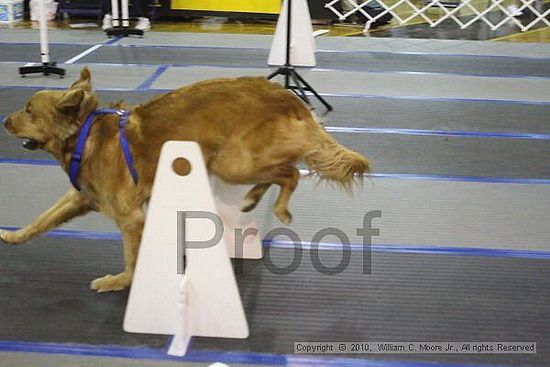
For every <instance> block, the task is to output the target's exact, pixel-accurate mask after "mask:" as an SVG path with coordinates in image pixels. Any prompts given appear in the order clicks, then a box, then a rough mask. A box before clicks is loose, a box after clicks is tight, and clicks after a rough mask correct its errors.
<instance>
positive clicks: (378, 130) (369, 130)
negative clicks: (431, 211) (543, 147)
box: [325, 126, 550, 140]
mask: <svg viewBox="0 0 550 367" xmlns="http://www.w3.org/2000/svg"><path fill="white" fill-rule="evenodd" d="M325 129H326V130H327V131H328V132H334V133H349V134H398V135H414V136H454V137H461V138H502V139H525V140H550V134H539V133H522V132H519V133H509V132H496V131H495V132H492V131H460V130H423V129H399V128H382V127H341V126H326V127H325Z"/></svg>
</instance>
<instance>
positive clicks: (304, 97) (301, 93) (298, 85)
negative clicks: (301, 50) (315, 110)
mask: <svg viewBox="0 0 550 367" xmlns="http://www.w3.org/2000/svg"><path fill="white" fill-rule="evenodd" d="M290 74H291V76H292V80H293V81H294V84H295V86H294V88H292V90H293V91H294V93H296V90H298V92H299V94H298V93H296V94H298V97H300V98H301V99H302V100H303V101H304V102H305V103H307V104H308V105H310V106H311V102H310V100H309V98H308V97H307V94H306V92H305V90H304V88H303V87H302V84H301V83H300V81H299V80H298V78H297V75H298V73H297V72H295V71H294V70H292V71H291V72H290ZM287 88H288V86H287Z"/></svg>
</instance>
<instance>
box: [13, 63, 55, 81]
mask: <svg viewBox="0 0 550 367" xmlns="http://www.w3.org/2000/svg"><path fill="white" fill-rule="evenodd" d="M55 65H56V63H55V62H43V63H42V65H36V66H22V67H20V68H19V74H20V75H21V76H23V77H24V76H25V75H27V74H44V75H50V74H55V75H59V76H61V77H62V78H63V77H64V76H65V69H62V68H58V67H57V66H55Z"/></svg>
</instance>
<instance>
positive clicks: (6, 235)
mask: <svg viewBox="0 0 550 367" xmlns="http://www.w3.org/2000/svg"><path fill="white" fill-rule="evenodd" d="M0 240H1V241H2V242H4V243H7V244H9V245H17V244H19V243H21V242H25V237H24V236H22V235H21V233H20V232H19V231H15V232H13V231H2V230H0Z"/></svg>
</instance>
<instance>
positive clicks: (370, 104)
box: [0, 30, 550, 366]
mask: <svg viewBox="0 0 550 367" xmlns="http://www.w3.org/2000/svg"><path fill="white" fill-rule="evenodd" d="M36 38H37V34H36V31H31V30H4V31H2V32H0V73H1V74H2V76H3V78H2V81H1V82H0V100H2V101H3V103H2V104H1V105H0V116H5V115H7V114H8V113H10V112H12V111H13V110H15V109H17V108H21V107H22V106H23V105H24V101H25V100H26V99H27V98H28V97H29V96H30V95H31V94H32V93H33V92H34V91H36V90H38V89H40V88H43V87H50V88H65V87H67V85H69V84H70V83H71V81H72V80H73V79H74V78H75V77H76V76H77V75H78V71H79V70H80V68H81V67H82V65H84V64H88V65H89V66H90V68H91V70H92V73H93V82H94V86H95V87H96V89H98V90H99V92H98V93H99V95H100V97H101V98H102V100H104V101H109V100H114V99H117V100H118V99H120V98H124V99H126V100H127V101H128V102H129V103H139V102H141V101H144V100H146V99H148V98H150V97H151V96H153V95H155V94H157V93H160V92H163V91H165V90H168V89H172V88H177V87H179V86H181V85H184V84H186V83H190V82H193V81H198V80H202V79H206V78H210V77H224V76H241V75H266V74H267V73H268V72H269V71H270V68H269V67H268V66H267V65H266V63H265V58H266V55H267V50H268V49H269V46H270V41H271V37H269V36H241V35H216V36H212V35H200V34H169V33H154V32H152V33H149V34H148V35H147V37H145V38H143V39H123V40H118V41H115V45H114V46H113V45H102V46H101V47H98V48H97V50H95V51H94V52H92V53H91V54H90V55H88V56H83V55H82V54H81V52H83V51H84V50H87V49H89V48H90V47H92V46H94V45H100V44H103V43H104V42H106V41H107V40H106V39H105V38H104V37H103V36H102V34H101V33H100V32H89V31H82V32H81V31H52V32H51V39H52V42H54V43H56V44H54V45H53V46H52V54H53V55H54V57H55V58H56V61H59V62H64V61H67V60H71V59H72V61H74V62H75V64H71V65H64V67H66V68H67V78H66V79H60V78H56V77H49V78H44V77H39V76H30V77H27V78H25V79H22V78H20V77H19V76H18V75H17V67H18V66H20V65H22V64H23V63H26V62H33V61H37V59H38V56H39V55H38V45H37V44H36ZM317 41H318V49H319V50H320V52H319V53H318V55H317V57H318V60H319V64H318V65H317V67H316V68H315V69H313V70H306V69H304V70H300V73H302V75H303V76H304V77H305V78H306V79H307V80H308V81H309V82H310V83H311V84H312V85H313V86H314V87H315V88H316V89H317V90H319V91H320V92H321V93H322V94H323V95H324V96H326V98H327V99H328V100H329V102H330V103H331V104H333V105H334V107H335V111H334V112H332V113H331V114H329V115H328V116H326V117H324V118H323V123H324V125H325V126H327V127H349V128H352V127H359V128H387V129H401V130H400V131H393V132H392V131H385V132H384V133H380V132H378V133H373V131H371V132H370V133H353V132H351V131H350V132H345V133H344V132H339V133H333V135H334V136H335V137H336V139H338V140H339V141H340V142H341V143H342V144H344V145H346V146H348V147H350V148H353V149H355V150H357V151H360V152H362V153H364V154H366V155H367V156H368V157H369V158H370V159H371V160H372V161H373V164H374V168H375V170H376V172H377V173H379V174H385V173H386V174H414V175H416V176H417V177H416V178H414V177H413V178H406V179H404V178H399V177H394V178H373V179H370V180H366V181H365V186H364V188H363V190H359V191H358V192H356V193H355V196H354V197H352V198H350V197H348V196H346V195H344V194H343V193H340V192H338V191H335V190H333V189H331V188H327V187H325V186H324V185H317V184H316V183H315V181H314V180H313V179H310V178H306V179H303V180H302V181H301V183H300V186H299V188H298V191H297V192H296V194H295V196H294V197H293V200H292V204H291V210H292V211H293V214H294V216H295V222H294V223H293V225H292V226H291V228H292V229H294V230H295V231H296V232H297V233H299V235H300V237H301V238H302V239H303V240H304V241H308V240H310V239H311V238H312V236H313V234H314V233H316V232H317V231H318V230H319V229H320V228H324V227H328V226H336V227H338V228H340V229H342V230H343V231H344V232H345V233H349V234H350V237H351V240H352V242H359V239H358V238H357V236H356V232H355V231H356V228H359V227H360V226H361V221H362V218H363V215H364V214H365V213H366V212H367V211H369V210H377V209H378V210H381V211H382V214H383V217H382V218H381V219H380V220H377V221H376V222H375V223H376V224H377V225H378V227H379V228H380V231H381V236H380V237H377V238H375V240H374V243H375V245H377V246H379V247H388V246H389V247H391V246H394V248H402V247H404V246H409V247H411V246H412V247H418V248H439V249H451V250H452V249H453V248H459V249H463V250H464V249H469V250H472V251H474V252H473V253H474V254H476V255H475V256H458V255H456V254H455V255H442V254H438V255H435V254H433V253H431V254H426V253H424V254H420V253H418V254H405V253H403V252H397V253H387V252H375V253H374V255H373V259H372V265H373V272H372V274H371V275H369V276H366V277H362V274H361V273H360V271H359V269H360V264H359V263H358V262H357V261H358V260H361V259H362V258H361V256H358V255H360V253H355V252H354V253H353V257H352V258H353V261H352V265H351V266H350V267H349V269H347V270H346V272H344V273H342V274H341V275H339V276H336V277H326V276H325V277H323V276H321V274H319V273H317V272H315V271H313V270H312V268H311V264H310V263H309V262H308V261H304V263H303V264H302V265H301V267H300V268H299V270H298V271H297V272H296V273H294V274H292V275H290V276H287V277H281V276H275V275H274V274H272V273H270V272H269V271H267V270H266V269H265V266H264V264H263V263H262V262H247V263H245V264H244V265H245V270H246V271H245V272H244V274H239V285H240V291H241V293H242V295H243V299H244V301H245V305H246V308H247V316H248V319H249V322H250V325H251V330H252V335H251V338H250V339H248V340H245V341H237V340H228V341H222V340H216V339H213V340H207V339H196V340H195V341H194V345H193V348H194V349H196V350H198V351H209V350H217V351H220V352H219V353H221V354H219V355H223V351H228V352H229V354H227V356H229V355H231V352H243V351H244V352H252V353H267V354H268V355H281V354H282V355H288V354H291V352H292V351H291V349H289V348H290V345H291V343H292V341H294V340H301V338H309V339H314V340H321V339H323V338H324V339H328V340H336V339H348V340H349V339H353V340H376V341H380V340H382V339H388V340H389V339H391V340H395V341H397V340H406V339H414V340H419V339H425V340H427V339H430V340H436V339H441V340H458V339H464V340H489V339H493V340H504V339H513V340H522V341H527V340H534V341H537V342H538V348H539V353H538V354H537V355H535V356H530V357H529V356H527V357H525V356H521V355H512V356H506V357H505V358H504V357H502V356H485V355H479V356H471V355H468V356H449V355H445V356H414V355H410V356H392V355H385V356H381V357H380V358H382V359H383V360H390V361H394V360H408V361H426V362H442V363H448V364H456V365H462V364H470V365H478V364H483V365H501V366H504V365H506V366H546V365H548V363H549V362H548V361H550V350H549V345H550V344H549V343H550V340H549V339H548V335H547V334H548V333H547V330H548V328H549V326H550V316H549V314H548V312H547V310H546V309H547V307H546V304H548V298H549V297H550V296H549V295H550V290H549V289H548V286H547V284H546V283H547V282H546V278H547V274H546V273H545V272H546V270H545V269H546V268H548V266H547V265H548V260H545V259H535V258H534V257H536V256H534V255H533V254H532V253H531V252H532V251H548V249H549V247H548V246H549V245H550V244H549V243H548V240H549V239H550V232H548V231H549V230H548V226H547V223H548V221H549V220H550V217H549V213H550V201H549V198H550V192H549V190H550V186H549V185H548V180H547V179H548V178H550V171H549V167H550V154H549V153H550V140H548V138H547V137H548V134H550V128H549V127H548V122H547V121H548V119H547V116H548V113H549V112H550V79H549V78H548V74H549V72H550V69H548V66H547V64H548V63H547V60H548V58H550V46H549V45H543V44H541V45H527V44H508V43H497V42H494V43H491V42H463V41H435V40H400V39H369V38H318V39H317ZM117 43H118V44H120V45H125V46H130V45H134V46H163V45H165V46H170V47H164V48H163V47H118V46H116V44H117ZM174 46H176V47H174ZM216 48H217V49H216ZM346 51H353V52H346ZM75 57H76V58H75ZM160 64H171V65H173V64H176V65H178V64H181V65H183V64H192V65H193V66H189V67H168V68H166V70H164V71H163V69H159V68H158V67H159V65H160ZM330 70H334V71H330ZM319 110H321V109H319ZM403 129H408V130H410V129H419V130H429V131H432V132H433V131H451V132H458V133H468V134H473V136H457V135H456V134H455V135H452V136H445V137H444V136H434V135H430V134H428V135H425V134H424V135H422V134H420V135H413V134H412V132H410V131H408V132H407V131H404V130H403ZM476 133H497V135H498V134H502V133H512V134H515V136H510V137H508V138H506V137H503V136H500V137H498V138H497V137H487V136H485V137H482V136H476ZM529 133H530V134H533V133H536V134H543V135H542V136H539V137H538V138H535V137H533V136H526V135H525V134H529ZM544 134H546V135H544ZM458 135H460V134H458ZM478 135H479V134H478ZM520 135H524V136H520ZM12 158H17V159H23V160H36V159H51V157H48V156H47V155H45V154H43V153H36V152H33V153H31V152H26V151H23V150H22V149H21V148H20V143H19V142H18V141H17V140H15V139H12V138H10V137H8V136H7V135H6V133H5V132H4V131H1V132H0V159H12ZM32 163H33V162H30V161H29V162H25V161H22V162H20V164H12V163H7V162H4V163H2V162H0V206H1V207H2V210H0V227H2V226H10V227H18V226H21V225H24V224H25V223H27V222H28V221H29V220H30V219H31V218H32V217H34V216H35V215H36V214H38V213H39V212H40V211H41V210H43V209H44V208H46V207H47V206H48V205H50V204H51V203H52V202H53V201H54V200H55V198H56V197H58V196H59V195H60V194H61V192H63V191H64V190H65V189H66V188H67V187H68V182H67V178H66V176H65V175H64V174H63V173H62V172H61V170H60V169H59V168H58V167H54V166H36V165H34V164H32ZM434 175H436V176H441V177H439V178H437V177H434ZM36 177H41V178H42V179H41V180H37V179H36ZM461 177H463V178H461ZM466 178H468V180H466ZM491 180H493V181H494V180H503V181H502V182H501V183H495V182H488V181H491ZM274 195H275V191H271V192H269V193H268V195H267V197H266V200H265V201H264V202H263V203H262V205H261V206H260V207H259V208H258V211H257V215H258V221H259V223H260V226H261V229H263V230H264V231H266V230H268V229H270V228H273V227H276V226H278V225H279V224H278V223H277V222H276V221H275V220H274V218H273V215H272V214H271V210H270V206H271V203H272V202H273V200H274ZM65 228H66V229H69V230H71V231H83V230H87V231H94V232H99V234H101V233H114V232H116V229H115V228H114V226H113V225H112V224H111V223H109V222H108V221H107V220H106V219H104V218H100V217H98V216H97V215H96V216H90V217H87V218H84V219H81V220H78V221H75V222H73V223H71V224H69V225H68V226H66V227H65ZM327 241H328V240H327ZM477 250H479V251H481V252H475V251H477ZM487 250H506V251H512V252H513V253H514V254H515V255H510V254H509V253H507V252H505V253H501V255H499V257H495V256H480V255H481V254H482V253H483V251H487ZM120 252H121V249H120V247H119V244H118V242H117V241H106V240H91V239H76V238H62V237H49V238H41V239H37V240H35V241H33V242H32V243H31V244H29V245H28V246H22V247H19V248H6V249H4V251H2V253H3V255H2V256H0V263H1V264H2V266H1V267H0V268H2V269H3V270H2V271H3V276H2V277H0V288H1V289H0V291H1V292H0V294H2V298H3V302H2V304H3V305H4V306H0V311H1V312H0V315H2V316H0V318H1V319H2V322H1V324H2V325H4V326H6V327H4V328H2V330H0V333H2V336H1V337H0V341H1V340H15V341H26V342H29V341H39V342H56V343H61V344H65V343H83V344H91V345H93V344H105V343H107V344H112V345H119V346H135V345H141V346H144V345H147V346H149V347H152V348H158V347H161V346H164V345H165V344H166V338H164V337H159V336H146V335H139V336H136V335H128V334H124V333H123V332H122V331H121V330H120V324H121V318H122V315H123V309H124V303H125V295H124V293H120V294H110V295H105V297H101V296H103V295H101V296H100V297H98V295H96V294H94V293H92V292H89V291H88V290H87V289H86V288H87V285H88V282H89V280H91V279H92V278H94V277H96V276H100V275H102V274H103V273H105V272H112V271H116V270H117V269H118V268H119V266H120ZM289 253H290V252H289V250H288V249H284V248H275V249H273V251H272V256H273V257H272V258H273V259H274V260H275V261H278V262H280V264H286V263H288V262H289ZM545 253H546V252H545ZM324 254H325V255H323V256H324V257H323V259H324V260H326V261H327V264H331V261H332V262H334V261H335V256H339V253H337V252H332V251H327V252H324ZM525 256H527V258H525ZM305 260H309V259H308V258H307V257H306V258H305ZM37 295H39V297H36V296H37ZM29 298H35V299H37V301H35V302H27V300H28V299H29ZM29 320H32V322H29ZM68 320H69V321H71V322H68ZM54 326H55V327H54ZM52 330H55V332H53V331H52ZM82 330H87V332H82ZM0 344H1V343H0ZM217 355H218V354H217ZM359 357H360V358H365V356H359ZM377 357H378V356H377ZM369 358H370V356H369ZM0 359H2V363H0V364H2V365H5V364H7V365H10V366H11V365H13V366H34V365H37V366H38V365H42V366H44V365H45V366H48V365H59V366H63V365H70V364H72V365H83V366H84V365H91V366H100V365H114V364H117V365H128V366H161V365H163V366H170V365H174V363H173V362H170V361H146V360H134V361H132V360H127V359H118V360H112V359H105V358H97V357H85V356H60V355H42V354H34V353H0ZM371 359H372V358H371ZM377 361H378V360H376V359H372V363H377ZM211 362H215V360H212V361H211ZM178 363H180V362H178ZM292 363H293V362H292V358H290V357H289V358H288V359H287V360H286V362H285V364H286V365H292ZM310 363H314V364H316V365H320V364H322V362H318V361H317V362H315V360H313V362H310ZM380 363H382V364H384V363H385V362H380ZM386 363H390V362H386ZM186 365H190V366H191V365H192V366H201V365H207V363H202V362H201V363H198V364H191V363H189V364H186ZM231 365H232V366H234V364H231ZM296 365H304V362H303V361H302V362H300V363H298V362H296ZM350 365H353V363H351V364H350Z"/></svg>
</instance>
